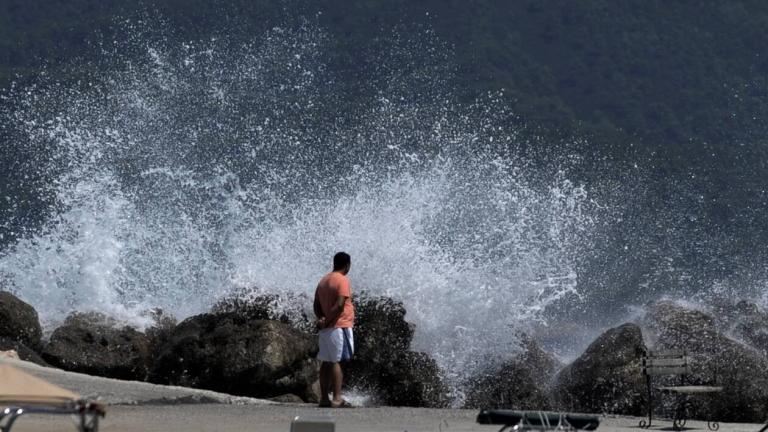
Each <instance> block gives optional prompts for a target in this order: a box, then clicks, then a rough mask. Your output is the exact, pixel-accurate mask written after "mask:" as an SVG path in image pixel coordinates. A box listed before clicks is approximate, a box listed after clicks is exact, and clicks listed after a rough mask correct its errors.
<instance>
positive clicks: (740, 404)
mask: <svg viewBox="0 0 768 432" xmlns="http://www.w3.org/2000/svg"><path fill="white" fill-rule="evenodd" d="M646 320H647V325H648V328H649V329H650V330H652V331H653V332H654V333H655V335H654V336H655V339H656V343H655V346H654V348H655V349H673V348H676V349H685V350H686V351H687V352H688V356H689V358H690V359H691V363H692V373H691V374H690V375H689V376H687V379H688V380H689V382H690V383H692V384H717V385H721V386H723V387H724V390H723V393H722V394H721V395H718V397H716V398H712V404H710V405H706V404H699V405H698V406H697V408H695V409H694V410H693V412H692V416H693V417H694V418H707V417H708V416H710V415H714V417H715V418H717V419H719V420H720V421H729V422H762V421H764V420H765V418H764V417H765V412H766V409H768V360H767V359H766V358H765V356H764V355H763V353H762V352H761V351H759V350H756V349H754V348H752V347H750V346H747V345H745V344H743V343H741V342H738V341H736V340H733V339H731V338H729V337H727V336H726V335H725V334H723V333H722V332H721V331H720V330H719V329H718V327H717V325H716V324H717V321H716V320H715V318H714V317H713V316H711V315H709V314H708V313H707V312H705V311H701V310H692V309H689V308H686V307H684V306H681V305H678V304H675V303H673V302H667V301H665V302H658V303H656V304H653V305H651V306H649V307H648V314H647V315H646ZM668 380H671V378H668ZM660 382H663V381H660Z"/></svg>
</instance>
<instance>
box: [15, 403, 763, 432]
mask: <svg viewBox="0 0 768 432" xmlns="http://www.w3.org/2000/svg"><path fill="white" fill-rule="evenodd" d="M323 415H331V416H333V418H334V420H335V422H336V431H338V432H365V431H371V432H384V431H387V432H389V431H391V432H403V431H408V432H417V431H434V432H463V431H483V432H491V431H493V432H495V431H498V430H499V427H497V426H482V425H478V424H476V423H475V416H476V415H477V412H476V411H471V410H437V409H420V408H419V409H412V408H389V407H385V408H351V409H343V410H336V411H332V412H329V410H320V409H317V408H314V407H307V406H296V405H212V404H203V405H173V406H168V405H166V406H115V407H111V408H110V409H109V412H108V414H107V417H106V418H105V419H104V421H103V422H102V424H101V430H103V431H112V432H127V431H167V432H182V431H185V432H187V431H221V432H230V431H231V432H245V431H265V432H266V431H281V432H288V431H289V430H290V424H291V420H293V419H294V418H295V417H296V416H323ZM637 421H638V419H635V418H630V417H608V418H603V419H602V421H601V424H600V428H599V429H598V431H606V432H611V431H612V432H632V431H634V432H642V431H643V429H640V428H638V427H637ZM759 429H760V425H755V424H732V423H729V424H723V425H721V427H720V431H721V432H757V431H758V430H759ZM72 430H74V429H73V427H72V422H71V421H70V420H68V419H66V418H58V419H53V418H43V417H36V418H32V417H29V418H24V419H22V420H19V422H18V423H17V426H15V427H14V431H19V432H22V431H28V432H33V431H34V432H41V431H72ZM651 430H652V431H660V430H663V431H671V430H672V428H671V425H670V424H669V423H665V424H663V425H662V427H656V428H651ZM688 430H689V431H692V432H694V431H702V432H706V431H707V428H706V423H701V422H692V423H689V424H688Z"/></svg>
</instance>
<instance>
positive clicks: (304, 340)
mask: <svg viewBox="0 0 768 432" xmlns="http://www.w3.org/2000/svg"><path fill="white" fill-rule="evenodd" d="M317 349H318V348H317V340H316V337H314V336H311V335H309V334H306V333H302V332H300V331H298V330H296V329H294V328H291V327H290V326H289V325H287V324H284V323H281V322H278V321H272V320H251V319H247V318H245V317H243V316H242V315H239V314H237V313H218V314H202V315H197V316H193V317H191V318H188V319H186V320H185V321H183V322H181V323H180V324H179V325H178V326H176V327H175V328H174V329H173V331H172V332H171V334H170V336H169V338H168V341H167V343H166V344H165V346H164V347H163V348H162V349H161V351H160V353H159V356H158V358H157V359H156V360H155V363H154V366H153V369H152V373H151V376H150V379H151V381H153V382H157V383H163V384H175V385H183V386H189V387H197V388H205V389H210V390H215V391H220V392H225V393H230V394H235V395H244V396H253V397H263V398H269V397H275V396H280V395H284V394H286V393H290V394H295V395H298V396H300V397H301V398H302V399H304V400H305V401H310V402H316V401H317V399H318V394H317V393H316V389H315V388H313V384H314V383H315V382H316V381H317V374H318V364H317V362H316V360H315V359H314V357H315V355H316V354H317Z"/></svg>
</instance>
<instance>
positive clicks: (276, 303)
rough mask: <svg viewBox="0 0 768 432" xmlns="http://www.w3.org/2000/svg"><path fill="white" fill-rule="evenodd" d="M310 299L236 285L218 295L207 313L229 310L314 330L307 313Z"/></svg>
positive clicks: (298, 295)
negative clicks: (230, 291) (241, 287)
mask: <svg viewBox="0 0 768 432" xmlns="http://www.w3.org/2000/svg"><path fill="white" fill-rule="evenodd" d="M311 303H312V300H311V299H309V298H308V297H307V296H306V295H303V294H291V293H287V294H263V293H261V292H260V291H258V290H254V289H239V290H235V291H234V292H232V293H230V294H229V295H227V296H226V297H224V298H222V299H220V300H219V301H217V302H216V304H215V305H214V306H213V307H212V308H211V313H215V314H224V313H233V314H237V315H239V316H241V317H242V318H244V319H248V320H273V321H280V322H282V323H285V324H288V325H290V326H291V327H293V328H295V329H297V330H300V331H302V332H305V333H314V332H315V326H314V320H313V319H310V317H308V316H307V314H306V311H305V306H306V305H311Z"/></svg>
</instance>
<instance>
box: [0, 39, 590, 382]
mask: <svg viewBox="0 0 768 432" xmlns="http://www.w3.org/2000/svg"><path fill="white" fill-rule="evenodd" d="M325 40H326V37H325V36H324V35H323V33H322V31H319V30H318V29H316V28H313V27H311V26H307V27H303V28H299V29H292V30H290V29H282V28H275V29H272V30H271V31H269V32H267V33H266V34H265V35H263V36H262V37H261V38H259V39H255V40H252V41H246V42H241V41H237V42H234V41H226V40H209V41H198V42H184V43H174V42H169V41H168V40H167V39H165V38H151V39H143V38H142V37H141V36H137V35H136V34H135V33H134V34H132V33H131V32H130V31H129V32H127V36H126V40H121V41H116V43H115V46H116V48H114V47H113V48H110V49H109V50H105V51H104V52H103V53H102V57H100V58H99V59H98V60H97V61H95V63H93V64H89V65H86V66H87V67H85V71H84V72H83V73H85V76H84V77H81V78H80V79H79V80H78V81H77V82H71V81H67V80H65V79H56V78H54V77H52V76H50V75H48V76H45V77H42V78H41V80H42V81H43V82H42V83H41V84H40V85H37V86H32V87H30V88H25V89H18V90H15V91H14V92H12V94H11V99H13V101H14V104H13V106H14V108H13V110H12V111H11V112H6V113H5V115H6V118H7V119H8V120H9V121H10V122H12V124H13V125H14V126H15V127H16V128H18V129H19V130H20V131H22V132H24V135H25V139H23V140H21V141H20V142H18V143H17V145H18V147H19V149H20V151H24V152H27V153H29V154H32V155H35V156H37V157H35V158H33V159H31V161H30V165H29V166H28V167H27V168H28V169H34V170H36V171H38V172H41V173H42V174H43V175H44V176H45V177H46V178H48V179H50V181H49V183H48V186H47V190H46V191H45V192H46V193H50V194H51V195H52V196H53V197H54V200H53V203H54V204H53V206H52V208H51V209H50V214H49V215H48V218H47V221H46V223H45V224H44V226H43V227H42V228H41V229H39V230H37V231H35V232H33V233H30V234H29V235H27V236H25V237H24V238H22V239H20V240H19V241H18V242H16V243H15V244H14V245H12V246H10V247H8V248H7V249H6V250H4V251H3V252H2V256H0V274H3V275H4V276H5V277H7V278H9V279H10V281H11V282H12V285H13V287H14V290H15V291H16V292H17V293H18V294H19V295H20V296H21V297H22V298H24V299H25V300H27V301H29V302H30V303H31V304H33V305H34V306H35V307H36V308H37V310H38V311H39V312H40V315H41V318H42V320H43V322H44V324H45V325H46V326H47V327H48V328H51V327H52V326H55V325H56V324H57V323H59V322H60V321H61V320H62V319H63V318H64V317H65V316H66V314H67V313H68V312H70V311H72V310H93V309H95V310H100V311H103V312H106V313H107V314H110V315H113V316H116V317H119V318H122V319H124V320H127V321H131V322H134V323H137V324H139V325H141V324H145V323H146V322H147V319H146V318H145V317H146V311H147V310H149V309H151V308H155V307H160V308H162V309H163V310H165V311H168V312H171V313H173V314H175V315H176V316H177V317H178V318H180V319H181V318H184V317H187V316H189V315H192V314H195V313H200V312H203V311H206V310H208V309H209V308H210V307H211V306H212V305H213V304H214V303H215V302H216V300H217V299H219V298H221V297H223V296H225V295H227V294H229V293H231V292H235V291H236V290H240V289H243V288H247V289H249V290H251V291H253V292H257V293H258V292H261V293H272V294H274V293H277V294H280V293H291V294H306V295H308V296H311V294H312V292H313V291H314V288H315V284H316V282H317V280H318V279H319V278H320V277H321V276H322V275H323V274H324V273H325V272H326V271H328V269H329V266H330V259H331V257H332V255H333V253H334V252H336V251H339V250H345V251H347V252H349V253H350V254H351V255H352V260H353V265H352V272H351V273H350V277H351V280H352V284H353V287H355V288H356V289H365V290H367V291H369V292H371V293H373V294H378V295H386V296H390V297H393V298H395V299H397V300H400V301H402V302H403V303H404V304H405V307H406V309H407V311H408V315H407V319H409V320H410V321H412V322H413V323H415V324H416V334H415V339H414V346H413V348H414V349H417V350H424V351H426V352H428V353H430V354H431V355H432V356H433V357H434V358H435V359H436V360H437V361H438V364H439V365H440V366H441V368H442V369H443V371H444V373H445V375H446V378H447V379H448V381H449V382H450V383H454V384H455V383H458V382H460V381H461V379H462V377H463V374H464V371H466V370H467V368H468V367H470V366H472V365H474V363H476V362H477V361H478V359H481V358H482V359H487V358H492V357H499V356H504V355H508V354H509V353H511V352H514V351H515V350H516V349H517V338H516V336H515V334H516V333H515V331H513V330H515V329H517V328H520V327H524V326H526V325H528V324H529V323H530V322H531V321H533V320H537V319H541V316H542V315H541V312H542V311H543V310H545V309H546V308H547V306H548V305H550V304H552V303H553V302H555V301H556V300H558V299H560V298H563V297H564V296H578V295H579V293H578V290H577V286H578V278H579V275H578V274H577V271H576V268H575V265H574V262H575V261H576V260H577V259H578V257H579V256H582V255H583V254H584V253H585V252H584V251H585V250H587V249H588V248H589V245H590V235H591V233H592V229H593V226H594V222H595V218H596V212H595V208H596V207H595V206H594V201H593V200H592V199H591V197H590V196H589V191H588V190H587V189H586V188H585V187H584V186H582V185H580V184H576V183H574V182H573V181H572V180H570V179H569V176H568V173H567V169H568V166H566V164H565V162H564V164H563V165H562V166H561V165H560V162H561V160H560V159H558V158H554V159H553V160H550V161H548V162H549V164H548V165H547V166H543V167H542V166H538V165H536V164H535V163H533V162H532V160H531V159H529V158H527V157H524V156H522V155H521V154H522V153H521V152H519V151H518V150H519V149H520V146H521V145H524V144H527V145H530V143H526V142H524V141H523V140H522V138H520V137H519V135H518V133H517V131H516V130H515V129H514V128H513V127H511V126H509V122H508V121H507V119H508V117H509V116H510V113H509V112H508V108H507V107H505V106H504V104H503V103H502V102H501V98H499V97H498V95H487V96H485V97H482V98H481V99H479V100H478V101H477V102H476V103H474V104H460V103H458V102H456V101H455V100H454V99H453V97H452V95H451V94H450V87H449V86H447V85H446V83H447V82H448V78H446V77H441V76H431V77H430V79H431V84H430V86H429V87H427V88H426V89H424V85H425V82H427V81H426V80H425V77H427V76H429V74H425V72H424V70H423V69H420V68H413V69H411V70H409V69H408V68H406V69H405V70H398V69H396V68H388V69H387V68H383V69H385V70H384V72H382V73H383V74H384V75H385V76H384V79H381V80H380V81H379V83H385V85H382V87H381V88H379V89H378V90H377V91H376V92H373V95H372V96H371V97H370V98H369V99H366V100H365V101H362V102H361V101H355V102H354V103H350V104H347V105H345V104H344V103H343V102H344V101H343V97H342V96H341V95H340V94H338V93H335V89H336V90H338V89H339V87H338V85H337V84H335V81H334V75H333V73H332V72H330V71H328V70H327V68H326V67H325V64H324V56H325V55H326V54H325V53H326V51H327V50H328V47H326V46H324V41H325ZM407 45H408V44H407V43H406V46H407ZM403 49H405V48H403V46H400V45H398V46H395V47H393V52H397V53H402V50H403ZM411 49H412V48H411ZM406 51H407V50H406ZM438 51H439V50H438ZM381 55H382V56H384V57H385V56H386V55H387V54H386V53H383V54H381ZM427 58H430V57H429V56H427ZM444 61H445V60H444V59H443V58H442V57H440V56H437V62H438V63H441V64H442V63H443V62H444ZM379 72H381V71H379ZM417 83H418V85H417ZM340 91H341V90H339V92H340ZM409 91H410V92H412V93H418V95H416V96H414V97H409V95H408V93H409ZM426 94H429V97H425V95H426ZM562 161H567V155H565V156H564V157H563V158H562ZM306 308H307V311H309V310H310V308H311V305H310V304H307V305H306Z"/></svg>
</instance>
